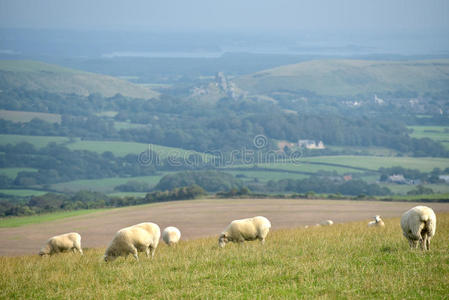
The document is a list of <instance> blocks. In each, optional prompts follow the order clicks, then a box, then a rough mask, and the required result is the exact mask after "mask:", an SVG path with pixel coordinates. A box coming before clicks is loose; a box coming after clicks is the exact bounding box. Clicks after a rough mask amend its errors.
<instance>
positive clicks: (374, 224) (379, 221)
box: [368, 215, 385, 227]
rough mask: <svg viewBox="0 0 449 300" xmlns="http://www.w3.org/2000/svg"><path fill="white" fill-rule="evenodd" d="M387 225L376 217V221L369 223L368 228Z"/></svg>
mask: <svg viewBox="0 0 449 300" xmlns="http://www.w3.org/2000/svg"><path fill="white" fill-rule="evenodd" d="M384 226H385V223H384V221H383V220H382V219H381V218H380V216H379V215H376V216H374V221H371V222H369V223H368V227H384Z"/></svg>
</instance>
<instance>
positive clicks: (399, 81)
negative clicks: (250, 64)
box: [235, 59, 449, 96]
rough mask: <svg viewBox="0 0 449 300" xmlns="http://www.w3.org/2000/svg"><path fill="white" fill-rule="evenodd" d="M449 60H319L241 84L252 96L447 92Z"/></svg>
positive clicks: (246, 79) (242, 79)
mask: <svg viewBox="0 0 449 300" xmlns="http://www.w3.org/2000/svg"><path fill="white" fill-rule="evenodd" d="M448 74H449V60H428V61H400V62H394V61H365V60H363V61H362V60H343V59H342V60H316V61H306V62H301V63H298V64H293V65H287V66H281V67H278V68H274V69H269V70H265V71H261V72H257V73H254V74H250V75H245V76H241V77H238V78H236V79H235V82H236V83H237V85H238V86H239V87H241V88H243V89H244V90H248V91H250V92H252V93H269V92H272V91H279V90H288V91H301V90H307V91H311V92H314V93H316V94H319V95H327V96H351V95H357V94H365V95H366V94H374V93H381V92H389V91H414V92H417V93H418V94H423V93H425V92H432V93H435V92H438V91H447V87H448V86H449V75H448Z"/></svg>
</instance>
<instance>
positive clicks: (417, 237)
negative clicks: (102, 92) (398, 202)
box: [401, 206, 437, 250]
mask: <svg viewBox="0 0 449 300" xmlns="http://www.w3.org/2000/svg"><path fill="white" fill-rule="evenodd" d="M401 227H402V233H403V234H404V236H405V237H406V238H407V240H408V242H409V244H410V248H417V246H418V242H419V244H420V247H421V249H422V250H429V249H430V239H431V238H432V237H433V236H434V235H435V230H436V227H437V217H436V216H435V213H434V212H433V210H432V209H431V208H430V207H427V206H415V207H413V208H411V209H410V210H408V211H406V212H405V213H404V214H403V215H402V217H401Z"/></svg>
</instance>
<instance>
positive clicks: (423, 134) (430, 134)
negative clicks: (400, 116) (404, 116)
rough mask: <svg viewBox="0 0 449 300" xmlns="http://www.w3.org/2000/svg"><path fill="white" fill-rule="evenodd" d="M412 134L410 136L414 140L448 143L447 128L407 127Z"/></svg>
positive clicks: (448, 128)
mask: <svg viewBox="0 0 449 300" xmlns="http://www.w3.org/2000/svg"><path fill="white" fill-rule="evenodd" d="M408 128H409V129H412V130H413V132H412V133H411V134H410V136H411V137H414V138H418V139H420V138H429V139H432V140H435V141H440V142H441V141H446V142H449V127H448V126H408Z"/></svg>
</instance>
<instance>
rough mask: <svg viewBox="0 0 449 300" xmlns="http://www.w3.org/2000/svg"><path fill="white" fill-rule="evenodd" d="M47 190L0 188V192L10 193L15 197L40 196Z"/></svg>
mask: <svg viewBox="0 0 449 300" xmlns="http://www.w3.org/2000/svg"><path fill="white" fill-rule="evenodd" d="M46 193H48V191H41V190H31V189H0V194H5V195H11V196H16V197H29V196H41V195H45V194H46Z"/></svg>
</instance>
